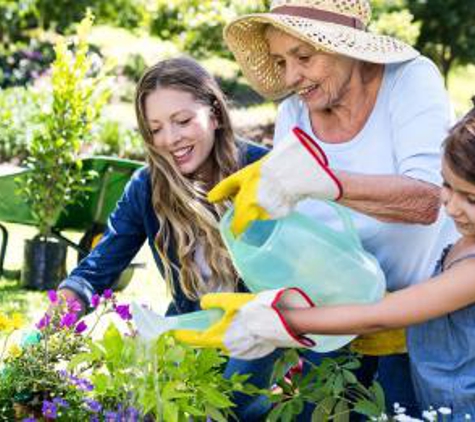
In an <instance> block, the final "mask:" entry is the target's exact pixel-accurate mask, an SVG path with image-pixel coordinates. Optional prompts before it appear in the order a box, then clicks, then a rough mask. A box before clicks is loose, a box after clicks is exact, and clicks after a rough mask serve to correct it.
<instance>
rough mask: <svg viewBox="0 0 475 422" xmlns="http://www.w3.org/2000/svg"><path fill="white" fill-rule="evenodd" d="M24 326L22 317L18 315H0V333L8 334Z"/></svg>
mask: <svg viewBox="0 0 475 422" xmlns="http://www.w3.org/2000/svg"><path fill="white" fill-rule="evenodd" d="M23 324H24V320H23V317H22V316H21V315H20V314H19V313H17V312H16V313H14V314H12V316H11V317H8V316H7V315H5V314H0V332H4V333H7V334H10V333H11V332H12V331H15V330H18V329H19V328H21V326H22V325H23Z"/></svg>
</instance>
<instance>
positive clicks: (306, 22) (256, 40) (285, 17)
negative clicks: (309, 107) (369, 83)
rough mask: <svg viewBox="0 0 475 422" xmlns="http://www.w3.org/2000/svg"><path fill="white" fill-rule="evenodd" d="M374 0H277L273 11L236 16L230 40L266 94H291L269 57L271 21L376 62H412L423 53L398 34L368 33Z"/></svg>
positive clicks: (253, 81)
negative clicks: (267, 30) (269, 26)
mask: <svg viewBox="0 0 475 422" xmlns="http://www.w3.org/2000/svg"><path fill="white" fill-rule="evenodd" d="M370 17H371V6H370V4H369V1H368V0H273V1H272V4H271V7H270V11H269V12H268V13H255V14H250V15H244V16H241V17H239V18H237V19H235V20H233V21H232V22H231V23H230V24H229V25H227V26H226V28H225V30H224V39H225V41H226V43H227V45H228V47H229V49H230V50H231V51H232V52H233V54H234V56H235V58H236V60H237V62H238V63H239V65H240V66H241V69H242V71H243V73H244V75H245V76H246V78H247V79H248V80H249V82H250V83H251V85H252V86H253V88H254V89H255V90H256V91H257V92H259V93H260V94H261V95H263V96H264V97H267V98H270V99H278V98H281V97H283V96H285V95H286V94H288V92H287V90H286V88H285V86H284V82H283V80H282V77H281V72H280V70H279V69H278V67H277V65H276V64H275V62H274V60H273V59H272V58H271V57H270V55H269V47H268V45H267V41H266V39H265V28H266V27H267V26H268V25H271V26H273V27H275V28H278V29H280V30H282V31H284V32H286V33H287V34H289V35H292V36H294V37H296V38H298V39H300V40H302V41H305V42H307V43H309V44H311V45H313V46H315V47H317V48H321V49H323V50H327V51H331V52H334V53H337V54H342V55H344V56H349V57H353V58H355V59H359V60H363V61H367V62H371V63H395V62H404V61H407V60H411V59H413V58H415V57H417V56H418V54H419V53H418V52H417V51H416V50H414V49H413V48H412V47H410V46H409V45H407V44H405V43H403V42H402V41H399V40H397V39H395V38H392V37H388V36H383V35H377V34H373V33H371V32H368V31H367V27H368V24H369V21H370Z"/></svg>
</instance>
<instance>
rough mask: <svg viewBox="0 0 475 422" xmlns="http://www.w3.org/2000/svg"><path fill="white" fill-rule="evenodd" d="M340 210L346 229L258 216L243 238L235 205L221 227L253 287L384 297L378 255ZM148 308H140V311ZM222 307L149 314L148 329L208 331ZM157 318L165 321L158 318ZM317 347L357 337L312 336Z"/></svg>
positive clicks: (358, 298) (333, 300) (327, 296)
mask: <svg viewBox="0 0 475 422" xmlns="http://www.w3.org/2000/svg"><path fill="white" fill-rule="evenodd" d="M328 204H329V205H330V206H332V207H334V208H335V212H336V213H337V214H338V215H339V217H340V220H341V223H342V230H340V231H337V230H334V229H332V228H330V227H328V226H326V225H325V224H324V223H322V222H319V221H317V220H315V219H311V218H310V217H307V216H305V215H303V214H300V213H298V212H293V213H291V214H289V215H288V216H287V217H285V218H282V219H279V220H266V221H255V222H254V223H252V225H251V226H250V227H249V228H248V229H247V230H246V231H245V232H244V233H243V235H242V236H240V237H235V236H234V235H233V234H232V232H231V228H230V227H231V220H232V210H229V211H228V212H227V213H226V214H225V215H224V216H223V218H222V219H221V223H220V231H221V236H222V238H223V239H224V242H225V244H226V247H227V249H228V251H229V253H230V255H231V258H232V260H233V263H234V266H235V267H236V269H237V271H238V273H239V275H240V277H241V278H242V280H243V281H244V283H245V284H246V286H247V288H248V289H249V290H250V291H251V292H253V293H258V292H261V291H263V290H268V289H278V288H282V287H299V288H301V289H302V290H304V291H305V292H306V293H307V294H308V295H309V297H310V298H311V299H312V300H313V301H314V302H315V304H316V305H317V306H320V305H336V304H343V303H346V304H349V303H353V304H355V303H370V302H374V301H377V300H379V299H381V298H382V296H383V295H384V291H385V289H386V283H385V277H384V274H383V272H382V270H381V269H380V267H379V264H378V262H377V261H376V259H375V258H374V257H373V256H372V255H370V254H368V253H367V252H366V251H364V249H363V247H362V245H361V242H360V239H359V237H358V235H357V232H356V230H355V229H354V227H353V223H352V221H351V218H350V216H349V213H348V211H346V210H345V209H344V208H343V207H341V206H339V205H337V204H334V203H332V202H329V203H328ZM142 314H144V311H143V310H142V311H141V312H139V310H138V309H137V311H136V313H135V314H134V318H135V315H138V316H140V315H142ZM222 314H223V313H222V311H221V310H218V309H210V310H204V311H198V312H193V313H190V314H184V315H178V316H174V317H169V318H161V319H160V320H158V319H156V318H155V317H154V316H153V315H151V316H150V315H149V316H150V318H148V317H147V316H146V315H143V318H141V319H142V323H143V324H144V325H146V324H148V327H149V328H150V330H148V332H153V333H155V336H158V335H160V334H161V333H163V332H165V331H169V330H171V329H194V330H204V329H206V328H208V327H209V326H211V325H212V324H214V323H215V322H217V321H219V319H220V318H221V316H222ZM157 321H161V322H160V323H157ZM310 337H312V338H313V340H314V341H315V343H316V345H315V347H314V348H313V350H314V351H316V352H320V353H323V352H328V351H332V350H336V349H339V348H341V347H342V346H344V345H345V344H347V343H349V342H350V341H351V340H352V339H353V338H354V337H355V336H352V335H347V336H342V335H338V336H336V335H335V336H331V335H311V336H310Z"/></svg>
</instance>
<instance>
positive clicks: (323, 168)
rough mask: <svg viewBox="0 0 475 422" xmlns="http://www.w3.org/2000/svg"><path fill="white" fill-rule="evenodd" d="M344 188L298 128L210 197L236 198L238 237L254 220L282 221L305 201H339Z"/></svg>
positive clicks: (234, 227)
mask: <svg viewBox="0 0 475 422" xmlns="http://www.w3.org/2000/svg"><path fill="white" fill-rule="evenodd" d="M341 195H342V186H341V183H340V182H339V180H338V178H337V177H336V175H335V174H334V173H333V171H332V170H331V169H330V168H329V167H328V160H327V157H326V156H325V154H324V152H323V151H322V149H321V148H320V147H319V146H318V144H317V143H316V142H315V140H313V139H312V138H311V137H310V136H309V135H307V134H306V133H305V132H304V131H302V130H301V129H299V128H294V129H293V130H292V131H291V132H290V133H289V135H288V136H287V137H286V138H285V139H284V140H283V141H282V142H281V143H280V144H278V145H277V146H276V147H275V148H274V149H273V150H272V151H271V152H270V153H269V154H268V155H267V156H265V157H264V158H262V159H260V160H259V161H256V162H255V163H253V164H251V165H250V166H247V167H245V168H244V169H242V170H240V171H238V172H237V173H235V174H233V175H231V176H229V177H228V178H226V179H224V180H223V181H221V182H220V183H218V185H216V186H215V187H214V188H213V189H212V190H211V191H210V192H209V194H208V199H209V201H210V202H220V201H222V200H224V199H226V198H230V197H234V217H233V221H232V223H231V231H232V232H233V234H234V235H235V236H237V235H239V234H241V233H242V232H243V231H244V230H246V228H247V226H248V225H249V224H251V223H252V222H253V221H254V220H267V219H271V218H272V219H275V218H281V217H284V216H286V215H287V214H289V213H290V212H291V211H292V209H293V208H294V207H295V206H296V205H297V203H298V202H299V201H301V200H302V199H305V198H318V199H325V200H336V199H338V198H340V197H341Z"/></svg>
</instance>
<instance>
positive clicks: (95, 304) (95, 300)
mask: <svg viewBox="0 0 475 422" xmlns="http://www.w3.org/2000/svg"><path fill="white" fill-rule="evenodd" d="M100 303H101V297H100V296H99V295H98V294H95V295H94V296H92V298H91V306H92V307H93V308H97V307H98V306H99V304H100Z"/></svg>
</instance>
